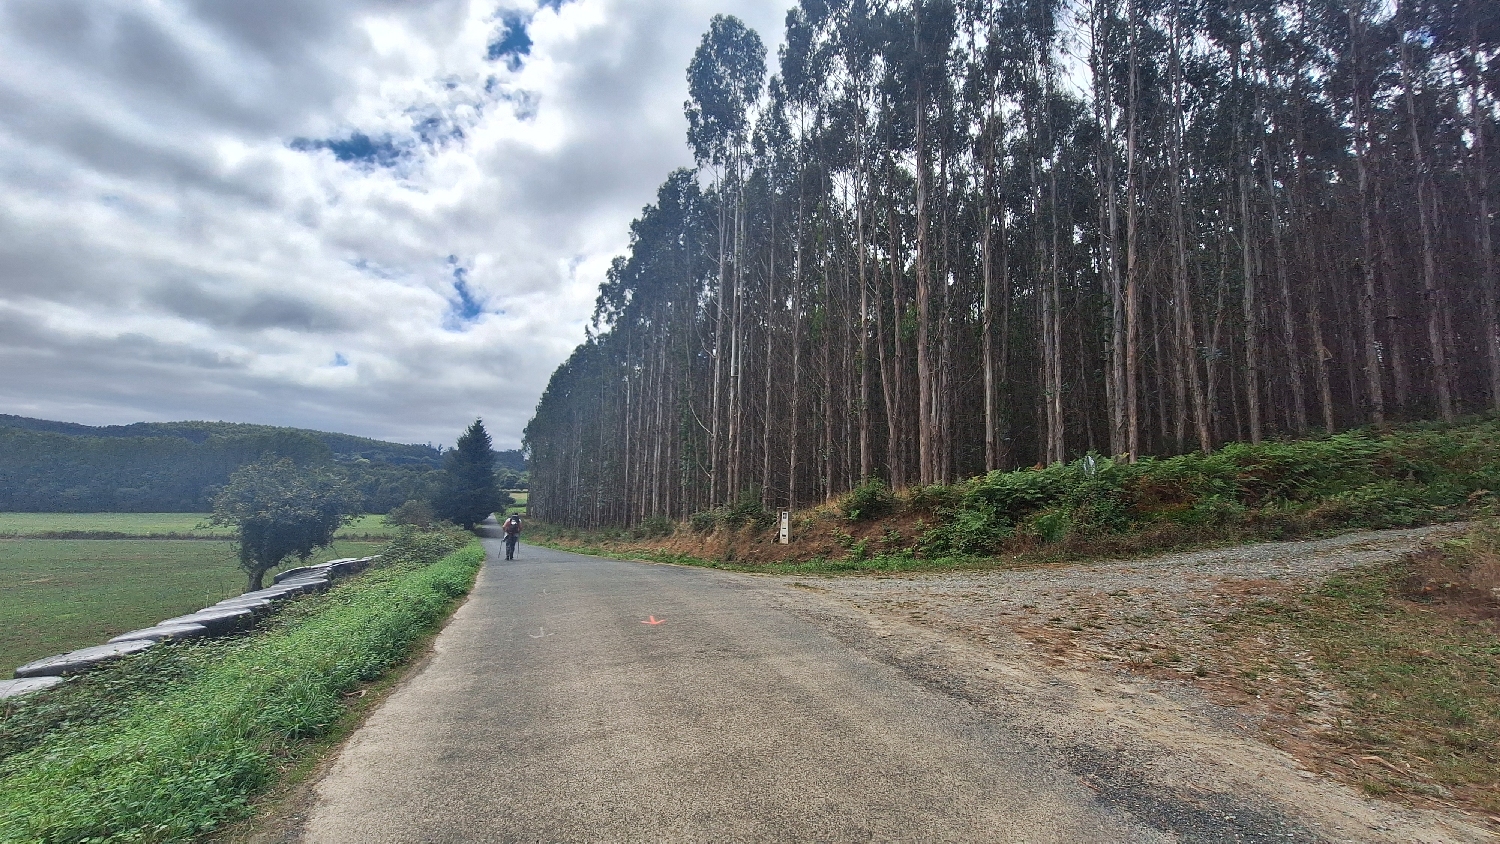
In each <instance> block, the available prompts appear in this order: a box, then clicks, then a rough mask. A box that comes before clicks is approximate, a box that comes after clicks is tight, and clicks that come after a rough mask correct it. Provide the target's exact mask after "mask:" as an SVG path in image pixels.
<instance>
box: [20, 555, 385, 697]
mask: <svg viewBox="0 0 1500 844" xmlns="http://www.w3.org/2000/svg"><path fill="white" fill-rule="evenodd" d="M382 544H383V543H376V542H349V541H344V540H339V541H336V542H335V543H334V544H333V547H332V548H329V549H326V550H324V551H322V552H320V553H318V554H316V555H314V557H313V560H312V561H313V562H321V561H323V560H331V559H334V558H336V557H365V556H369V555H371V554H375V553H378V552H379V550H380V547H381V545H382ZM0 555H3V556H0V679H8V678H9V677H10V672H11V670H12V669H14V668H15V667H16V666H18V665H22V664H24V663H27V662H30V661H31V660H33V659H39V658H41V657H44V656H51V655H52V654H56V653H64V652H66V651H71V650H74V649H76V648H84V647H88V646H90V645H97V644H100V643H102V642H104V641H105V640H107V639H108V638H109V637H111V636H114V635H117V634H120V633H124V632H125V631H127V630H137V629H140V628H142V627H149V626H151V625H152V624H154V623H156V622H158V621H160V620H162V619H164V618H172V617H173V616H178V615H182V614H183V613H187V612H192V611H193V610H196V609H199V608H200V607H205V606H208V605H209V604H212V603H214V602H216V601H220V600H222V599H224V598H229V597H232V596H234V595H238V594H240V592H241V590H243V589H244V587H245V576H244V574H243V573H241V572H240V571H239V569H238V568H237V566H236V560H235V555H234V549H233V546H232V545H231V543H229V542H227V541H220V542H200V541H192V540H180V539H163V540H156V539H130V540H118V541H113V540H94V539H90V540H81V539H80V540H74V539H3V540H0Z"/></svg>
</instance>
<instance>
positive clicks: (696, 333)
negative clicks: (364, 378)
mask: <svg viewBox="0 0 1500 844" xmlns="http://www.w3.org/2000/svg"><path fill="white" fill-rule="evenodd" d="M785 36H786V37H785V45H784V46H783V47H782V48H781V50H780V52H779V54H778V55H777V56H776V57H775V59H774V61H775V66H774V67H771V68H767V66H766V57H765V50H764V47H763V46H762V42H761V39H760V38H759V36H758V35H757V34H756V33H754V32H753V31H751V30H749V29H747V28H746V27H745V26H744V24H742V23H741V22H739V21H738V20H736V19H734V18H731V17H726V16H719V17H716V18H715V19H714V21H713V22H712V24H711V25H710V28H709V31H708V32H707V33H706V34H705V35H704V37H703V41H702V43H701V45H700V46H699V48H698V51H697V53H696V54H695V55H694V57H693V60H692V63H691V64H690V66H689V68H688V74H687V75H688V83H689V91H690V96H691V98H690V100H689V101H688V102H687V103H686V104H685V111H686V114H687V117H688V122H689V133H688V141H689V144H690V146H691V147H692V149H693V150H694V153H695V156H696V158H697V162H698V167H697V169H695V170H681V171H677V172H674V173H672V174H670V175H668V176H667V179H666V181H665V182H664V183H663V185H662V186H661V188H660V190H659V191H658V194H657V198H656V201H655V202H654V203H652V204H651V205H648V206H647V207H646V208H645V209H643V211H642V213H641V216H640V217H639V218H638V219H637V220H636V221H635V222H634V223H633V224H632V226H631V232H630V247H629V250H628V252H627V253H626V254H625V255H622V256H620V257H619V258H617V259H616V260H615V262H614V263H613V265H612V266H611V268H610V271H609V273H608V277H607V280H606V281H605V283H604V284H603V285H602V286H601V288H600V291H599V297H598V301H597V305H596V308H595V312H594V322H593V328H592V330H591V332H590V335H589V337H588V339H587V340H586V342H585V343H584V344H583V345H581V346H580V347H579V348H578V349H576V350H575V351H574V353H573V355H572V357H570V358H569V359H568V360H567V361H566V362H565V363H564V364H563V365H562V366H560V367H559V368H558V369H557V371H556V372H555V373H554V374H553V376H552V379H551V382H550V384H549V385H548V388H547V390H546V392H545V393H544V395H543V397H542V400H541V402H540V403H539V405H538V407H537V412H536V415H535V417H534V418H533V419H532V421H531V423H530V425H529V426H528V428H527V430H526V444H527V447H528V448H529V454H530V457H531V470H532V497H531V500H530V507H531V509H532V511H533V512H534V513H536V514H537V515H538V516H540V517H541V518H545V519H547V520H551V521H557V522H562V523H570V524H587V525H603V524H629V523H637V522H640V521H644V520H646V519H650V518H657V517H670V518H683V517H685V516H686V515H688V514H690V513H693V512H697V511H701V510H705V509H709V508H713V507H718V506H724V505H727V504H730V503H734V502H740V501H743V500H745V499H746V497H747V496H749V497H750V498H752V499H758V500H759V501H760V502H761V503H762V505H763V506H777V507H797V506H799V505H804V504H807V503H809V502H820V501H823V500H826V499H827V498H829V497H831V496H834V495H837V494H840V493H842V492H844V491H846V490H848V489H850V488H852V487H853V486H855V485H856V484H858V483H859V482H860V480H861V479H863V478H879V479H883V480H884V481H885V482H887V483H889V484H890V485H891V486H892V487H895V488H902V487H907V486H911V485H918V484H920V485H926V484H933V483H949V482H952V481H954V480H957V479H960V478H964V477H970V476H974V475H978V474H982V473H984V472H986V471H990V470H996V469H1014V468H1017V467H1024V466H1029V465H1034V464H1050V463H1054V462H1057V461H1065V460H1069V459H1072V458H1074V457H1077V456H1079V455H1081V454H1083V453H1085V452H1096V453H1099V454H1102V455H1113V456H1117V457H1119V458H1121V459H1125V460H1131V459H1134V458H1136V457H1139V456H1145V455H1170V454H1180V453H1185V452H1189V451H1194V450H1198V451H1208V450H1209V449H1211V448H1214V447H1216V446H1218V445H1222V444H1224V443H1226V442H1231V441H1247V442H1252V443H1254V442H1259V441H1261V440H1262V439H1266V438H1274V437H1284V436H1292V437H1295V436H1305V435H1309V434H1314V433H1318V432H1334V431H1338V430H1342V429H1347V428H1352V427H1356V426H1361V425H1366V424H1371V423H1374V424H1381V423H1386V422H1390V421H1398V420H1406V419H1418V418H1435V419H1441V420H1445V421H1452V420H1453V419H1455V418H1456V417H1457V416H1458V415H1460V414H1463V413H1471V412H1483V411H1486V410H1491V409H1494V408H1496V407H1497V406H1500V335H1497V325H1496V283H1497V282H1496V266H1495V245H1494V242H1493V228H1494V220H1493V208H1494V206H1495V205H1496V197H1495V184H1496V182H1497V181H1500V179H1497V178H1496V176H1497V174H1496V164H1495V159H1496V156H1495V154H1494V152H1493V145H1494V138H1495V136H1496V130H1497V128H1500V126H1497V109H1496V102H1497V94H1500V61H1497V49H1500V4H1496V3H1493V2H1482V0H1444V2H1428V0H1399V1H1398V2H1396V3H1377V2H1373V1H1372V0H1353V2H1339V3H1330V2H1327V0H1256V2H1251V3H1241V4H1225V3H1222V2H1217V0H1076V2H1068V3H1060V2H1055V0H1021V1H1020V2H1013V1H1011V0H965V2H953V0H916V2H899V1H898V0H891V2H878V1H875V0H803V2H801V3H800V4H799V5H798V6H797V7H796V8H794V9H792V10H791V11H790V12H789V13H788V14H787V18H786V32H785Z"/></svg>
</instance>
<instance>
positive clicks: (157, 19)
mask: <svg viewBox="0 0 1500 844" xmlns="http://www.w3.org/2000/svg"><path fill="white" fill-rule="evenodd" d="M789 5H790V3H789V2H788V0H766V1H765V2H755V0H573V2H566V3H562V4H558V3H557V2H556V0H547V1H546V2H543V3H542V4H540V5H539V6H538V5H532V4H530V3H527V2H526V0H521V4H520V5H505V4H502V5H498V6H497V5H496V4H495V3H494V2H488V3H484V2H462V1H461V0H431V2H412V1H411V0H256V2H253V3H245V2H231V1H230V0H197V2H191V1H190V0H154V1H153V0H11V2H4V3H0V413H14V414H20V415H25V416H38V417H42V418H49V419H62V420H67V421H75V422H84V423H88V424H96V425H98V424H122V423H128V422H136V421H143V420H145V421H167V420H178V419H208V420H217V419H222V420H226V421H233V422H258V423H265V424H275V425H295V426H298V427H306V428H316V429H321V430H330V431H343V432H347V433H353V434H360V435H364V436H371V437H377V438H381V439H389V440H396V441H403V442H429V441H430V442H434V443H437V442H442V443H449V444H451V443H452V442H453V441H454V439H455V438H456V437H457V434H458V433H459V432H460V431H461V430H462V428H463V427H464V426H465V425H467V424H468V423H469V422H470V421H472V420H473V418H474V417H476V416H482V417H484V419H485V422H486V426H487V427H488V428H489V429H490V432H491V434H492V435H493V436H494V438H495V440H496V444H497V446H498V447H501V448H512V447H516V446H518V445H519V443H520V435H521V429H522V428H523V427H524V426H525V424H526V421H527V420H528V419H529V418H530V417H531V413H532V410H533V409H534V408H535V406H536V401H537V399H538V398H539V397H540V395H541V391H542V389H543V388H544V387H545V386H546V382H547V378H548V377H549V376H550V375H551V373H552V370H553V369H554V368H555V367H556V366H557V364H559V363H560V362H561V361H562V360H563V359H564V358H565V357H566V356H567V355H568V353H569V352H571V351H572V349H573V347H574V346H575V345H577V344H578V343H579V342H580V341H581V340H582V339H583V332H584V325H585V322H586V320H587V319H588V315H589V313H590V311H591V310H592V306H593V299H594V295H595V292H596V288H597V286H598V284H599V282H600V281H601V280H602V279H603V274H604V270H605V268H606V267H607V266H608V265H609V260H610V258H611V257H612V256H614V255H615V254H618V253H619V252H620V251H621V250H623V249H624V248H625V245H626V242H627V225H628V224H629V221H630V219H631V218H632V217H634V216H635V215H636V214H637V213H638V212H639V211H640V208H641V206H643V205H645V204H646V203H648V202H650V201H651V200H652V199H653V198H654V196H655V190H656V187H657V185H659V184H660V182H661V181H662V180H663V179H664V178H665V177H666V175H667V173H668V172H670V171H671V170H672V169H673V168H674V167H679V166H684V165H691V163H692V156H691V154H690V152H689V151H688V149H687V146H686V144H685V142H684V132H685V131H686V121H685V120H684V118H683V116H682V101H683V100H684V99H685V98H686V95H687V94H686V91H687V84H686V82H685V79H684V73H685V69H686V67H687V63H688V61H689V59H690V58H691V56H692V52H693V50H694V48H695V47H696V46H697V43H698V39H699V38H700V37H701V36H702V33H703V31H704V30H705V29H707V27H708V21H709V18H710V17H712V16H713V15H714V14H715V13H719V12H725V13H730V14H735V15H738V16H739V17H741V18H742V19H743V20H745V22H746V23H747V24H749V25H750V26H751V27H753V28H755V29H756V30H758V31H759V32H760V34H761V37H762V38H763V39H764V40H765V41H766V42H767V44H768V45H769V46H770V47H771V49H772V57H769V58H770V61H772V62H774V50H775V44H776V43H778V42H779V39H780V35H781V24H782V20H783V18H784V15H785V10H786V8H787V6H789Z"/></svg>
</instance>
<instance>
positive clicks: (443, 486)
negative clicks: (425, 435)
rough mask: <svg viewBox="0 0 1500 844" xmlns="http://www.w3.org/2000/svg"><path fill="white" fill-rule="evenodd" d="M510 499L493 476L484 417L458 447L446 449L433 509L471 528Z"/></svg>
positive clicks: (492, 461)
mask: <svg viewBox="0 0 1500 844" xmlns="http://www.w3.org/2000/svg"><path fill="white" fill-rule="evenodd" d="M511 503H512V499H511V497H510V496H509V495H506V494H505V493H504V492H501V490H500V485H499V482H498V480H497V479H496V477H495V454H494V452H493V451H491V450H490V435H489V432H487V431H485V430H484V422H483V420H479V419H475V420H474V424H473V425H470V426H469V429H468V430H466V431H464V434H463V436H461V437H459V438H458V447H457V448H455V449H453V450H452V451H450V452H448V454H447V456H446V457H445V458H444V463H443V478H442V480H441V481H440V482H439V483H438V494H437V497H436V498H435V499H434V500H433V502H432V504H433V510H434V512H436V513H437V515H438V518H441V519H447V520H448V521H450V522H453V523H454V524H456V525H463V526H464V527H465V528H469V529H472V528H473V527H474V526H475V525H477V524H479V523H480V522H482V521H484V520H485V519H487V518H489V517H490V514H491V513H494V512H496V511H499V510H503V509H505V508H506V507H509V506H510V505H511Z"/></svg>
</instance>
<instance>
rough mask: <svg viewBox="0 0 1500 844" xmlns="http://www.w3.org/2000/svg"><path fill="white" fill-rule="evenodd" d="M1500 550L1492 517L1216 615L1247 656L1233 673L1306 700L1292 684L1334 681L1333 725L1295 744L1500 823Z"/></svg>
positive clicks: (1358, 776) (1499, 529)
mask: <svg viewBox="0 0 1500 844" xmlns="http://www.w3.org/2000/svg"><path fill="white" fill-rule="evenodd" d="M1497 561H1500V525H1497V523H1495V522H1493V521H1492V522H1490V523H1488V524H1481V525H1477V526H1475V527H1474V528H1473V529H1471V531H1470V532H1469V533H1468V535H1467V536H1465V537H1463V538H1460V539H1458V540H1452V541H1450V542H1447V543H1444V544H1443V545H1441V546H1438V547H1436V548H1433V549H1430V550H1427V551H1423V552H1419V553H1417V554H1414V555H1409V556H1408V557H1407V558H1405V559H1403V560H1401V561H1399V562H1396V563H1391V564H1388V565H1383V566H1371V567H1363V568H1357V569H1352V570H1350V571H1347V572H1343V573H1340V574H1337V575H1335V576H1333V577H1331V578H1329V579H1328V580H1327V581H1325V582H1324V583H1322V584H1321V585H1319V586H1316V587H1313V588H1310V589H1308V590H1306V591H1304V592H1301V593H1297V594H1294V595H1291V596H1288V597H1285V598H1282V599H1278V600H1267V601H1262V602H1259V603H1258V604H1257V605H1255V606H1253V607H1251V608H1249V609H1247V610H1246V611H1245V612H1243V613H1241V614H1239V615H1238V616H1236V617H1233V618H1231V619H1229V620H1228V621H1226V622H1224V623H1223V624H1222V625H1221V629H1220V632H1221V634H1222V635H1223V638H1222V639H1220V642H1221V644H1222V646H1223V647H1224V651H1223V653H1231V654H1239V655H1242V656H1243V655H1245V654H1254V655H1255V656H1254V658H1253V659H1251V660H1244V661H1243V662H1241V664H1239V665H1236V666H1233V674H1232V676H1234V678H1235V679H1234V681H1233V682H1234V684H1235V685H1237V686H1238V687H1240V691H1241V692H1243V693H1245V694H1246V695H1255V696H1261V695H1263V694H1273V695H1280V696H1292V697H1299V698H1301V699H1303V700H1307V699H1310V696H1309V695H1307V694H1306V688H1303V689H1302V690H1301V691H1299V690H1298V689H1297V688H1296V687H1298V686H1303V687H1308V686H1310V685H1312V684H1315V683H1316V684H1326V685H1327V686H1330V687H1331V688H1332V689H1334V690H1335V691H1336V693H1337V694H1336V699H1337V701H1338V703H1337V705H1336V708H1335V713H1336V714H1335V717H1334V718H1333V720H1332V728H1331V729H1329V730H1325V731H1321V732H1317V733H1313V734H1306V733H1304V734H1303V736H1302V737H1301V738H1302V739H1303V740H1304V741H1305V740H1306V739H1307V738H1309V735H1311V737H1312V739H1313V741H1311V742H1310V743H1302V744H1300V746H1297V747H1294V748H1293V749H1294V750H1297V751H1301V752H1303V753H1304V755H1308V756H1311V757H1312V758H1313V759H1314V760H1316V764H1317V765H1319V766H1320V767H1322V768H1323V769H1324V770H1326V771H1329V772H1331V773H1335V774H1337V775H1339V776H1340V777H1341V778H1343V779H1345V780H1347V781H1350V782H1353V783H1355V784H1357V785H1358V786H1360V787H1361V788H1363V789H1364V790H1365V791H1366V792H1367V793H1370V794H1374V795H1393V796H1401V797H1409V798H1417V799H1430V800H1433V801H1434V802H1438V803H1443V804H1445V805H1453V804H1455V803H1456V804H1458V805H1462V806H1464V807H1468V808H1477V809H1479V810H1481V811H1484V812H1486V813H1488V814H1489V815H1491V816H1492V820H1494V821H1496V822H1500V817H1493V816H1500V622H1497V621H1496V618H1497V616H1500V580H1496V578H1495V575H1496V574H1497V573H1500V567H1497V565H1496V563H1497ZM1490 590H1496V591H1494V592H1492V591H1490ZM1267 643H1282V644H1281V645H1280V646H1272V647H1269V648H1268V647H1267ZM1299 655H1306V656H1309V657H1311V663H1312V667H1313V669H1314V673H1315V674H1316V675H1320V676H1316V677H1313V676H1309V675H1308V672H1307V671H1306V670H1305V669H1303V668H1300V667H1299V666H1298V665H1297V663H1298V659H1297V657H1298V656H1299Z"/></svg>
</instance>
